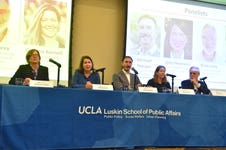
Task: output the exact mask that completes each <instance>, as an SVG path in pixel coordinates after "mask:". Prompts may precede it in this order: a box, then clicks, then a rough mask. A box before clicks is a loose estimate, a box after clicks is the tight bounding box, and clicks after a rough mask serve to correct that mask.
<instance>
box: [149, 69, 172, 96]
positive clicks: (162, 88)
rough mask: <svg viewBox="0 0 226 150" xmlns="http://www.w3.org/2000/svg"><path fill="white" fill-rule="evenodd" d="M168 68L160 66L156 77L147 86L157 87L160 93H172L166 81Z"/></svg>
mask: <svg viewBox="0 0 226 150" xmlns="http://www.w3.org/2000/svg"><path fill="white" fill-rule="evenodd" d="M165 72H166V68H165V67H164V66H161V65H159V66H158V67H157V68H156V69H155V73H154V77H153V78H152V79H150V80H149V81H148V83H147V86H150V87H156V88H157V90H158V92H159V93H162V92H166V91H167V92H170V89H171V86H170V84H169V82H168V81H167V79H166V75H165Z"/></svg>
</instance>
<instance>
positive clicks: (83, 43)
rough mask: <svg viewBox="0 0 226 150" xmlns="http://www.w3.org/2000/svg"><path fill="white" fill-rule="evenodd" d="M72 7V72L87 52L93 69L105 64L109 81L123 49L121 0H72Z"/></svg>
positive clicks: (123, 21) (123, 6)
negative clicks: (92, 62)
mask: <svg viewBox="0 0 226 150" xmlns="http://www.w3.org/2000/svg"><path fill="white" fill-rule="evenodd" d="M73 10H74V13H73V28H72V29H73V30H72V74H73V73H74V70H75V69H76V68H77V67H78V65H79V61H80V58H81V56H83V55H89V56H91V57H92V59H93V61H94V67H95V68H96V69H98V68H102V67H106V70H105V79H104V81H105V83H108V84H110V83H111V82H112V74H113V73H114V72H117V71H119V70H120V67H121V66H120V64H121V58H122V56H123V53H124V35H125V22H126V3H125V0H75V1H74V8H73Z"/></svg>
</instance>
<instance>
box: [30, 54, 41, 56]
mask: <svg viewBox="0 0 226 150" xmlns="http://www.w3.org/2000/svg"><path fill="white" fill-rule="evenodd" d="M37 56H39V55H38V54H31V57H37Z"/></svg>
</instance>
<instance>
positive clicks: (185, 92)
mask: <svg viewBox="0 0 226 150" xmlns="http://www.w3.org/2000/svg"><path fill="white" fill-rule="evenodd" d="M177 93H178V94H188V95H195V91H194V90H193V89H177Z"/></svg>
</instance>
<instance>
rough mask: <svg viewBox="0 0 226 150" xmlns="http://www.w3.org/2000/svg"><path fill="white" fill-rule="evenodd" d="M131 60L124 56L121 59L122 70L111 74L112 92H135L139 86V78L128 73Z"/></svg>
mask: <svg viewBox="0 0 226 150" xmlns="http://www.w3.org/2000/svg"><path fill="white" fill-rule="evenodd" d="M132 63H133V59H132V58H131V57H130V56H125V57H124V58H123V59H122V70H121V71H120V72H118V73H115V74H113V77H112V80H113V82H112V84H113V87H114V90H131V91H135V90H137V89H138V86H141V82H140V79H139V77H138V76H137V75H136V74H132V73H130V69H131V67H132Z"/></svg>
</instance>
